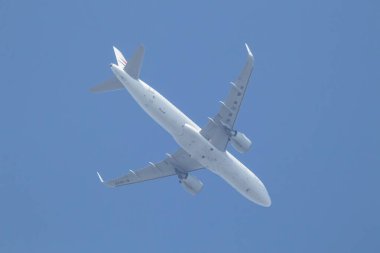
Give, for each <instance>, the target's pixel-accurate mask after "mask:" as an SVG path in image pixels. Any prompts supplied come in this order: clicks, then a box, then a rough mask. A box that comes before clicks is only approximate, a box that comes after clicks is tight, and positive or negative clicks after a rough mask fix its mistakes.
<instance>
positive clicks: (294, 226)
mask: <svg viewBox="0 0 380 253" xmlns="http://www.w3.org/2000/svg"><path fill="white" fill-rule="evenodd" d="M379 10H380V8H379V3H378V2H377V1H360V2H359V1H337V0H332V1H304V0H302V1H301V0H299V1H233V2H232V1H230V2H229V3H228V2H224V3H221V1H186V2H183V1H95V2H94V1H89V0H87V1H57V2H55V1H7V0H3V1H0V35H1V37H0V69H1V75H0V87H1V92H0V115H1V121H0V201H1V204H0V252H173V251H177V252H178V251H179V252H379V248H380V243H379V240H378V238H379V236H380V219H379V216H378V214H379V213H380V201H379V196H378V193H379V190H380V189H379V183H378V181H379V176H380V172H379V171H380V170H379V169H380V147H379V144H380V134H379V129H380V113H379V108H380V103H379V95H380V88H379V81H380V72H379V70H378V66H379V61H378V59H379V58H380V46H379V45H380V20H379V15H378V14H379ZM245 42H247V43H248V44H249V45H250V46H251V48H252V49H253V51H254V54H255V69H254V73H253V76H252V79H251V82H250V86H249V88H248V91H247V95H246V97H245V101H244V103H243V106H242V109H241V111H240V115H239V118H238V122H237V125H236V127H237V128H238V130H240V131H242V132H244V133H245V134H246V135H247V136H249V137H250V138H251V139H252V140H253V142H254V144H253V145H254V147H253V149H252V150H251V151H250V152H249V153H247V154H244V155H241V154H237V153H236V152H234V151H233V150H232V148H230V149H231V150H232V152H233V154H235V155H236V156H237V157H238V158H239V159H240V160H241V161H242V162H244V163H245V164H246V165H247V166H248V167H249V168H250V169H252V171H254V172H255V173H256V174H257V175H258V176H259V177H260V178H261V179H262V180H263V182H264V183H265V184H266V186H267V188H268V191H269V193H270V194H271V197H272V201H273V205H272V207H270V208H262V207H259V206H257V205H254V204H252V203H251V202H249V201H247V200H246V199H244V198H243V197H242V196H240V195H239V194H238V193H237V192H236V191H235V190H233V189H232V188H231V187H230V186H229V185H227V184H226V183H224V182H223V181H222V179H220V178H218V177H217V176H215V175H213V174H212V173H211V172H208V171H199V172H197V173H196V176H198V177H199V178H201V179H202V180H203V181H204V183H205V187H204V190H203V191H202V192H201V193H200V194H199V195H198V196H196V197H192V196H191V195H189V194H187V193H186V192H184V191H183V189H182V188H181V187H180V185H179V184H178V182H177V179H176V178H175V177H172V178H165V179H162V180H158V181H154V182H146V183H142V184H138V185H132V186H129V187H124V188H118V189H108V188H105V187H103V186H102V185H101V184H99V182H98V179H97V176H96V171H97V170H99V171H101V172H102V174H103V175H104V177H106V178H111V177H114V176H119V175H121V174H123V173H125V172H127V171H128V169H137V168H141V167H143V166H145V165H146V164H147V162H149V161H152V162H156V161H160V160H161V159H162V158H163V157H164V154H165V153H166V152H173V151H175V150H176V148H177V146H176V144H175V142H174V141H173V140H172V139H171V137H170V136H169V135H168V134H167V133H166V132H165V131H164V130H162V129H161V128H160V127H159V126H158V125H157V124H156V123H154V122H153V121H152V120H151V119H150V118H149V117H148V116H147V115H146V114H145V113H144V112H143V111H142V110H141V109H140V108H139V107H138V105H137V104H136V103H135V102H134V101H133V99H132V98H131V97H130V95H129V94H128V93H127V92H126V91H120V92H114V93H107V94H97V95H94V94H90V93H89V92H88V89H89V88H90V87H91V86H93V85H95V84H97V83H99V82H101V81H103V80H105V79H107V78H109V77H110V76H111V75H112V73H111V71H110V69H109V63H110V62H114V61H115V59H114V56H113V51H112V46H113V45H115V46H117V47H119V48H120V49H121V50H122V51H123V52H124V53H125V55H126V56H127V57H128V56H130V55H131V54H132V53H133V51H134V50H135V49H136V48H137V46H138V45H139V44H140V43H143V44H144V45H145V48H146V55H145V61H144V66H143V70H142V79H143V80H145V81H146V82H147V83H149V84H150V85H151V86H153V87H154V88H155V89H156V90H158V91H159V92H161V93H162V94H163V95H164V96H166V97H167V98H168V99H169V100H171V101H172V102H173V103H174V104H175V105H177V106H178V107H179V108H180V109H181V110H182V111H183V112H185V113H186V114H187V115H189V116H190V117H191V118H192V119H194V121H195V122H196V123H198V124H199V125H200V126H203V125H204V124H206V122H207V117H208V116H212V115H214V114H215V113H216V111H217V110H218V106H219V105H218V101H219V100H221V99H223V98H224V97H225V96H226V94H227V92H228V88H229V85H228V83H229V81H231V80H233V79H234V78H236V76H237V75H238V73H239V72H240V69H241V67H242V66H243V64H244V61H245V57H246V55H245V54H246V52H245V48H244V43H245Z"/></svg>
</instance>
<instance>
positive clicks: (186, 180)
mask: <svg viewBox="0 0 380 253" xmlns="http://www.w3.org/2000/svg"><path fill="white" fill-rule="evenodd" d="M179 182H180V183H181V185H182V187H183V188H184V189H185V190H186V191H187V192H189V193H191V194H192V195H195V194H197V193H198V192H200V191H201V190H202V188H203V183H202V181H201V180H199V179H198V178H196V177H194V176H192V175H190V174H186V175H185V176H183V177H179Z"/></svg>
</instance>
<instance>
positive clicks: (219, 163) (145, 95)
mask: <svg viewBox="0 0 380 253" xmlns="http://www.w3.org/2000/svg"><path fill="white" fill-rule="evenodd" d="M111 69H112V71H113V72H114V74H115V75H116V77H117V78H118V79H119V80H120V82H121V83H122V84H123V85H124V87H125V88H126V89H127V90H128V92H129V93H130V94H131V95H132V97H133V98H134V99H135V100H136V102H137V103H138V104H139V105H140V106H141V108H142V109H143V110H144V111H145V112H146V113H147V114H148V115H149V116H150V117H152V118H153V119H154V120H155V121H156V122H157V123H158V124H159V125H160V126H161V127H162V128H164V129H165V130H166V131H167V132H168V133H169V134H170V135H171V136H172V137H173V138H174V140H175V141H176V142H177V143H178V145H179V146H180V147H182V148H183V149H184V150H185V151H186V152H187V153H188V154H190V155H191V157H192V158H193V159H195V160H196V161H198V162H199V163H200V164H201V165H202V166H204V167H205V168H207V169H209V170H210V171H212V172H213V173H215V174H217V175H218V176H220V177H222V178H223V179H224V180H225V181H226V182H227V183H229V184H230V185H231V186H232V187H233V188H235V189H236V190H237V191H238V192H239V193H241V194H242V195H243V196H244V197H246V198H247V199H249V200H251V201H253V202H255V203H257V204H259V205H262V206H270V205H271V199H270V197H269V194H268V192H267V190H266V188H265V186H264V184H263V183H262V182H261V181H260V179H259V178H258V177H257V176H256V175H255V174H254V173H253V172H252V171H251V170H249V169H248V168H247V167H246V166H244V164H242V163H241V162H240V161H239V160H237V159H236V158H235V157H234V156H233V155H232V154H230V153H229V152H228V151H225V152H222V151H220V150H218V149H216V148H215V147H214V146H213V145H212V144H211V143H210V142H209V141H208V140H206V139H205V138H204V137H203V136H202V135H201V134H200V133H199V132H200V130H201V128H200V127H199V126H198V125H197V124H195V123H194V122H193V121H192V120H191V119H190V118H188V117H187V116H186V115H185V114H184V113H182V112H181V111H180V110H179V109H178V108H177V107H175V106H174V105H173V104H172V103H170V102H169V101H168V100H167V99H166V98H165V97H164V96H162V95H161V94H160V93H159V92H157V91H156V90H154V89H153V88H152V87H150V86H149V85H148V84H146V83H145V82H143V81H142V80H140V79H139V80H136V79H133V78H132V77H130V76H129V75H128V74H127V73H126V72H125V71H124V70H123V69H121V68H120V67H119V66H117V65H115V64H111Z"/></svg>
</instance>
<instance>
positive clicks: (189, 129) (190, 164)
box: [91, 44, 271, 207]
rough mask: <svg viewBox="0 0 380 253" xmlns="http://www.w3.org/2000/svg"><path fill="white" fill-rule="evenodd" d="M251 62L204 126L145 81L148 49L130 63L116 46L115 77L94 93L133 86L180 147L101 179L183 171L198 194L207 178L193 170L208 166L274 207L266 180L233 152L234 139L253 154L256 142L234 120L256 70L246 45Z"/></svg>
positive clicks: (185, 182)
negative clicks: (159, 158)
mask: <svg viewBox="0 0 380 253" xmlns="http://www.w3.org/2000/svg"><path fill="white" fill-rule="evenodd" d="M245 47H246V50H247V60H246V63H245V66H244V68H243V70H242V71H241V73H240V75H239V77H238V78H237V79H236V80H235V81H234V82H231V83H230V84H231V88H230V92H229V94H228V96H227V98H226V99H225V100H224V101H220V109H219V112H218V113H217V114H216V115H215V116H214V117H213V118H208V123H207V124H206V126H205V127H203V128H200V127H199V126H198V125H197V124H195V123H194V122H193V121H192V120H191V119H190V118H189V117H187V116H186V115H185V114H184V113H182V112H181V111H180V110H179V109H178V108H177V107H175V106H174V105H173V104H172V103H171V102H169V101H168V100H167V99H166V98H165V97H163V96H162V95H161V94H160V93H159V92H158V91H156V90H155V89H153V88H152V87H151V86H149V85H148V84H146V83H145V82H144V81H142V80H141V79H140V72H141V66H142V62H143V58H144V47H143V46H140V47H139V48H138V50H137V51H136V52H135V54H134V55H133V57H132V58H131V60H129V61H128V62H127V60H126V59H125V58H124V56H123V54H122V53H121V52H120V51H119V50H118V49H117V48H116V47H113V49H114V53H115V56H116V60H117V64H113V63H111V64H110V67H111V70H112V72H113V73H114V75H115V77H116V78H115V77H114V78H112V79H110V80H107V81H105V82H103V83H101V84H99V85H97V86H95V87H93V88H91V91H92V92H95V93H97V92H105V91H113V90H119V89H127V91H128V92H129V93H130V94H131V96H132V97H133V98H134V99H135V100H136V102H137V103H138V104H139V105H140V106H141V108H142V109H143V110H144V111H145V112H146V113H147V114H148V115H149V116H150V117H152V119H153V120H154V121H156V122H157V123H158V124H159V125H160V126H161V127H162V128H164V129H165V130H166V131H167V132H168V133H169V134H170V135H171V136H172V137H173V138H174V140H175V141H176V142H177V144H178V145H179V146H180V148H179V149H178V150H177V151H176V152H175V153H173V154H166V158H165V159H164V160H162V161H160V162H158V163H152V162H149V165H148V166H146V167H144V168H142V169H139V170H136V171H134V170H129V172H128V174H126V175H124V176H121V177H119V178H116V179H112V180H109V181H104V180H103V178H102V177H101V175H100V174H99V172H97V174H98V177H99V180H100V182H101V183H103V184H105V185H106V186H109V187H117V186H122V185H128V184H133V183H139V182H142V181H146V180H153V179H158V178H162V177H167V176H173V175H177V177H178V179H179V182H180V183H181V185H182V186H183V188H184V189H185V190H186V191H188V192H189V193H191V194H193V195H195V194H197V193H198V192H200V191H201V190H202V188H203V182H202V181H201V180H199V179H198V178H196V177H195V176H193V175H191V174H190V173H191V172H193V171H195V170H199V169H203V168H206V169H208V170H210V171H211V172H213V173H215V174H216V175H218V176H220V177H221V178H222V179H224V180H225V181H226V182H227V183H228V184H230V185H231V186H232V187H233V188H234V189H235V190H236V191H238V192H239V193H240V194H241V195H243V196H244V197H245V198H247V199H248V200H250V201H252V202H254V203H256V204H258V205H260V206H264V207H269V206H270V205H271V198H270V196H269V194H268V191H267V189H266V187H265V186H264V184H263V183H262V182H261V180H260V179H259V178H258V177H257V176H256V175H255V174H254V173H253V172H252V171H251V170H249V169H248V168H247V167H246V166H245V165H244V164H242V163H241V162H240V161H239V160H238V159H236V158H235V157H234V156H233V155H232V154H231V153H230V152H228V151H227V146H228V143H229V142H231V144H232V146H233V147H234V148H235V149H236V150H237V151H239V152H240V153H244V152H247V151H248V150H249V149H250V147H251V145H252V142H251V140H250V139H249V138H248V137H247V136H246V135H245V134H243V133H241V132H238V131H237V130H235V129H234V124H235V121H236V118H237V115H238V112H239V109H240V106H241V103H242V101H243V98H244V95H245V92H246V89H247V85H248V82H249V79H250V76H251V73H252V70H253V61H254V58H253V54H252V52H251V50H250V48H249V47H248V45H247V44H245Z"/></svg>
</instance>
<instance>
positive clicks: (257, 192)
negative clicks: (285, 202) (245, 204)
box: [176, 125, 271, 206]
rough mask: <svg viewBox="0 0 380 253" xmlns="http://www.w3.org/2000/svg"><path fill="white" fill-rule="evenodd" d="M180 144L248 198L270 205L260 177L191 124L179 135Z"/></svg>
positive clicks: (194, 157)
mask: <svg viewBox="0 0 380 253" xmlns="http://www.w3.org/2000/svg"><path fill="white" fill-rule="evenodd" d="M176 140H177V142H178V144H179V145H180V146H181V147H182V148H183V149H184V150H185V151H186V152H187V153H189V154H190V155H191V157H192V158H193V159H195V160H197V161H198V162H199V163H200V164H202V165H203V166H204V167H205V168H207V169H209V170H210V171H212V172H213V173H215V174H217V175H218V176H220V177H221V178H223V179H224V180H225V181H226V182H227V183H228V184H230V185H231V186H232V187H233V188H235V189H236V190H237V191H238V192H239V193H240V194H242V195H243V196H244V197H246V198H247V199H249V200H251V201H253V202H255V203H257V204H259V205H263V206H270V204H271V200H270V197H269V194H268V192H267V190H266V188H265V186H264V184H263V183H262V182H261V181H260V179H259V178H258V177H257V176H256V175H255V174H254V173H253V172H252V171H250V170H249V169H248V168H247V167H245V166H244V165H243V164H242V163H241V162H239V161H238V160H237V159H236V158H235V157H234V156H232V155H231V154H230V153H229V152H221V151H219V150H218V149H216V148H215V147H214V146H213V145H212V144H211V143H210V142H209V141H207V140H206V139H205V138H204V137H203V136H202V135H200V133H199V131H197V130H196V129H194V128H192V127H191V126H189V125H185V126H184V127H183V131H182V134H181V135H180V136H178V137H177V139H176Z"/></svg>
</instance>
